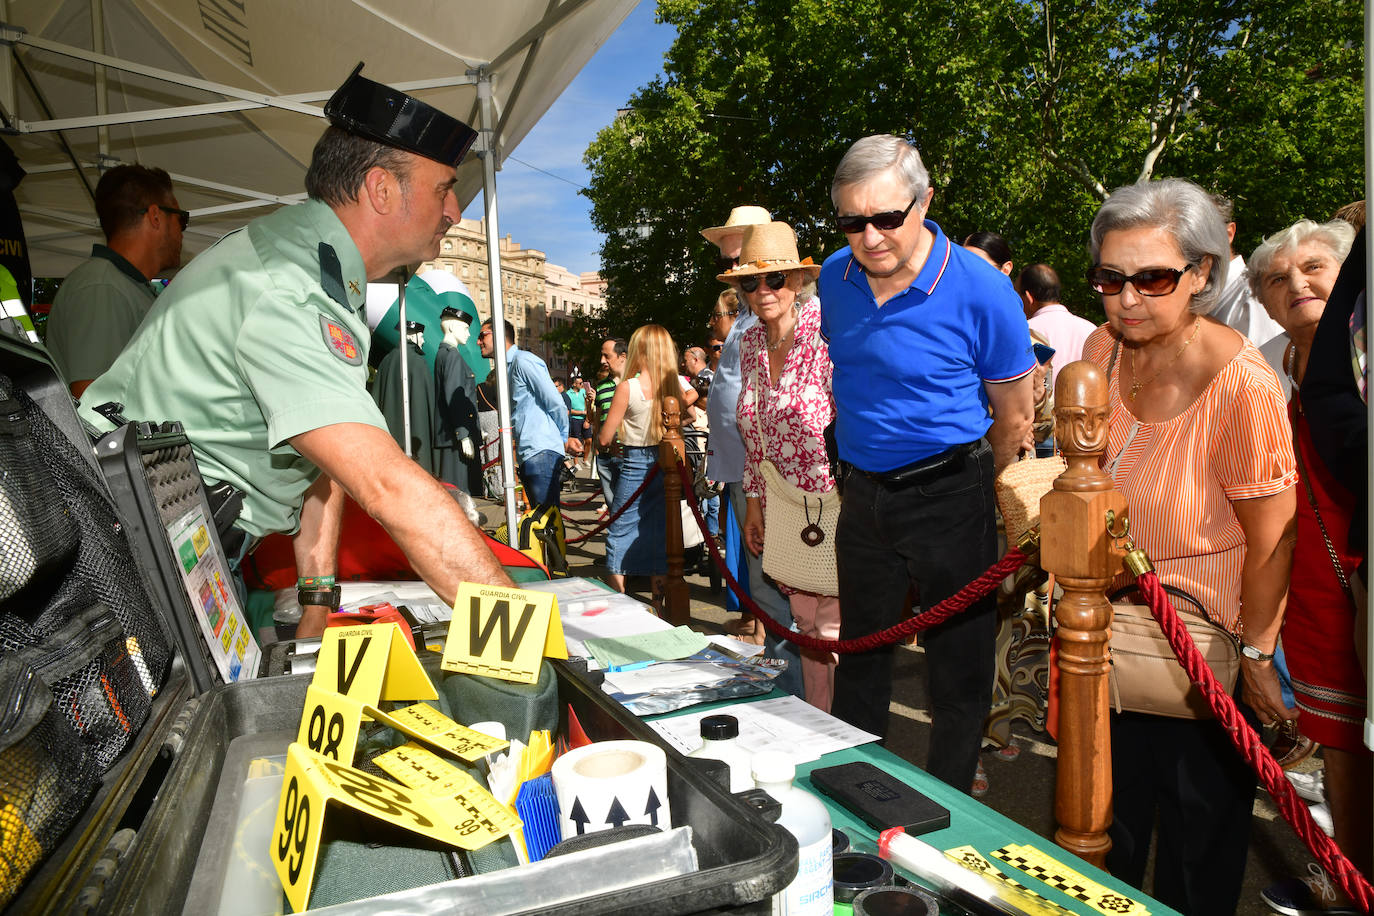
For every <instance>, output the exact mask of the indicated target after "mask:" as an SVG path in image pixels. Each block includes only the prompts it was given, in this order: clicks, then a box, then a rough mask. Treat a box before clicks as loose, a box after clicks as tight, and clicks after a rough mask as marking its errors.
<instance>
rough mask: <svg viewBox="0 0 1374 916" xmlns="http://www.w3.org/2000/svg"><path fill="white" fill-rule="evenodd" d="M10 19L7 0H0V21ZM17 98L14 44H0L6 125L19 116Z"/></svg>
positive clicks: (0, 107)
mask: <svg viewBox="0 0 1374 916" xmlns="http://www.w3.org/2000/svg"><path fill="white" fill-rule="evenodd" d="M9 21H10V4H9V0H0V22H9ZM17 104H18V99H17V96H16V94H15V91H14V46H13V45H10V44H3V45H0V113H3V114H4V117H5V118H6V119H8V123H6V125H5V126H6V127H13V126H14V124H13V122H14V121H15V120H17V119H18V118H19V109H18V108H17V107H15V106H16V105H17Z"/></svg>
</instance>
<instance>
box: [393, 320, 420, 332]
mask: <svg viewBox="0 0 1374 916" xmlns="http://www.w3.org/2000/svg"><path fill="white" fill-rule="evenodd" d="M400 329H401V323H400V322H399V321H398V322H396V330H398V331H399V330H400ZM424 332H425V326H424V325H422V324H420V322H418V321H407V322H406V333H407V334H423V333H424Z"/></svg>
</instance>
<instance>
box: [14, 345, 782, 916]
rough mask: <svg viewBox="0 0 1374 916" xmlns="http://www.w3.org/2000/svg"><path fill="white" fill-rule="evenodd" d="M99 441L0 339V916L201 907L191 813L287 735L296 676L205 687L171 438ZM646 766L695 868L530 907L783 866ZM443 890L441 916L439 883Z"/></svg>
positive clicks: (765, 842)
mask: <svg viewBox="0 0 1374 916" xmlns="http://www.w3.org/2000/svg"><path fill="white" fill-rule="evenodd" d="M102 441H103V442H105V443H110V442H111V441H112V440H111V439H109V438H107V439H106V440H102ZM113 441H114V443H115V444H114V445H112V446H109V454H108V455H107V454H102V455H101V456H100V458H101V460H100V461H99V462H97V461H96V460H95V457H94V455H93V451H92V449H91V447H90V445H89V440H88V439H87V437H86V434H85V432H84V430H83V428H82V426H81V423H80V421H79V420H78V419H77V416H76V414H75V411H74V410H73V408H72V403H71V399H70V398H69V397H68V395H67V391H66V386H65V385H64V384H63V383H62V381H61V379H60V378H59V376H58V374H57V373H56V371H55V369H54V368H53V366H52V364H51V362H50V361H49V359H48V357H47V355H46V353H45V352H44V351H43V350H42V349H41V348H38V347H33V346H29V345H26V344H24V343H21V342H13V341H10V340H8V339H5V338H0V703H2V704H3V705H0V909H3V910H4V912H6V913H24V914H39V913H116V912H118V913H156V914H173V913H181V912H192V911H193V910H196V911H198V912H203V910H199V909H198V908H199V906H200V905H201V904H202V903H203V902H204V901H203V899H201V898H195V902H193V900H192V898H191V897H188V894H190V893H191V892H192V890H193V887H192V886H193V883H194V884H197V885H202V884H207V883H208V884H214V883H215V880H216V878H215V876H213V875H206V874H203V873H201V872H198V870H197V863H198V862H201V863H203V862H204V861H206V859H205V858H204V857H203V856H202V841H203V840H204V844H205V847H206V848H207V849H209V848H210V847H211V846H212V844H213V842H214V838H213V837H214V836H219V835H222V832H223V831H224V830H225V829H228V827H227V826H226V825H224V824H212V823H211V813H212V809H214V808H216V801H217V794H220V793H221V792H222V791H223V790H222V789H221V784H222V779H221V777H222V772H221V771H222V770H223V769H224V767H225V761H226V757H227V756H232V755H230V754H229V746H230V743H231V742H232V741H233V740H234V739H236V738H241V737H244V736H250V735H260V734H263V733H277V732H279V733H281V734H282V735H283V736H288V735H290V734H293V733H294V730H295V728H296V727H297V724H298V720H299V718H300V714H301V709H302V707H303V704H304V699H305V690H306V687H307V686H308V685H309V682H310V676H309V675H308V674H303V675H294V676H285V677H270V678H259V679H256V680H248V681H241V682H239V683H236V684H223V683H219V677H218V673H217V671H216V670H215V668H214V666H213V665H212V664H211V663H210V661H209V659H208V658H207V656H206V654H205V652H204V650H203V647H202V642H201V640H200V635H199V633H198V632H197V631H196V629H195V627H194V626H192V625H190V623H189V622H188V619H189V616H190V615H191V614H193V613H194V611H193V610H192V609H191V608H190V602H189V599H188V598H187V596H186V594H185V591H184V588H183V587H182V585H181V583H180V581H179V579H178V578H177V575H176V569H175V563H176V558H175V555H174V552H173V550H172V547H171V545H170V543H169V542H168V539H167V535H166V532H165V529H164V528H163V527H162V526H161V524H160V523H159V521H158V519H159V518H160V517H165V516H166V513H168V512H171V511H175V510H176V509H177V507H180V506H184V505H186V504H187V502H188V501H190V502H192V503H194V502H196V501H199V502H198V503H197V504H198V505H200V506H202V507H208V503H206V501H205V495H204V488H203V486H201V484H200V479H199V473H198V472H196V471H195V470H194V459H191V458H190V456H189V448H187V447H186V446H185V439H184V437H181V436H179V434H178V433H177V432H176V431H175V430H174V429H168V428H165V427H164V428H159V429H154V428H151V427H143V428H141V429H139V428H135V427H133V426H130V427H126V428H125V430H123V431H122V433H121V435H120V436H118V437H116V438H115V439H114V440H113ZM188 459H189V464H188ZM102 466H103V467H104V468H105V469H106V470H105V473H102V470H101V468H102ZM214 549H216V550H218V549H219V545H218V542H217V541H216V542H215V544H214ZM270 654H271V653H264V657H265V658H266V657H268V656H269V655H270ZM277 654H280V653H277ZM555 669H556V673H557V676H558V678H557V679H558V689H559V704H560V709H561V710H562V717H564V718H566V715H567V710H568V708H569V707H571V708H572V710H573V711H574V712H575V714H576V715H577V717H578V719H579V721H580V723H581V725H582V727H583V728H584V730H585V731H586V733H587V735H588V736H589V737H591V738H592V739H593V740H614V739H622V738H634V739H638V740H645V741H652V742H656V743H660V744H661V743H662V742H661V741H660V739H659V738H658V737H657V735H656V734H655V733H654V732H653V731H652V729H650V728H648V727H647V726H646V725H644V724H643V723H641V722H640V721H639V720H638V719H636V718H635V717H633V716H631V715H630V714H629V713H628V712H626V711H625V710H624V709H623V708H622V707H620V706H619V705H618V704H616V703H615V702H614V701H612V700H610V699H609V698H608V697H607V696H606V695H605V694H604V693H603V692H602V691H601V690H600V689H599V688H598V687H596V686H595V685H593V684H592V683H591V682H590V681H589V680H588V679H587V678H586V676H585V674H581V673H579V672H578V671H576V670H575V669H574V668H573V667H571V666H569V665H568V664H567V663H555ZM563 724H566V723H563ZM286 741H287V738H286V737H283V739H282V747H281V750H282V751H283V752H284V751H285V743H286ZM667 755H668V761H669V802H670V807H671V810H672V814H673V821H674V826H681V825H690V826H691V827H692V828H693V840H692V844H693V847H694V849H695V851H696V854H697V858H698V861H699V866H700V867H699V870H698V871H696V872H694V873H691V874H688V875H684V876H681V877H678V878H670V879H663V880H660V881H656V882H650V883H647V884H642V885H639V886H635V887H631V888H627V889H620V890H615V891H610V892H605V893H596V892H593V893H591V894H589V895H587V896H584V897H582V898H580V899H578V900H577V901H575V902H572V903H567V904H563V905H559V906H556V907H554V908H547V907H546V908H542V909H540V910H539V911H540V912H553V913H568V914H572V913H577V914H579V916H582V914H588V913H601V912H640V913H643V912H653V913H665V914H666V913H689V912H741V913H744V912H760V913H764V912H768V910H769V897H770V896H771V894H772V893H774V892H776V891H778V890H780V889H781V888H782V887H784V886H785V885H786V884H787V882H788V881H789V880H790V879H791V877H792V875H794V874H795V871H796V863H797V851H796V843H795V841H794V840H793V839H792V837H791V835H790V834H788V833H787V832H786V831H785V830H783V829H782V828H781V827H778V826H777V825H775V824H773V823H771V821H772V820H773V819H774V818H775V817H776V813H777V808H776V805H772V804H770V800H769V799H768V798H767V796H766V795H762V793H756V794H754V795H752V796H749V795H741V796H732V795H731V794H730V793H729V792H728V790H727V789H726V788H725V786H726V774H725V773H724V771H723V768H721V767H712V766H711V765H710V762H705V763H706V764H707V765H706V766H705V767H701V766H698V764H699V763H702V762H699V761H689V760H687V759H686V758H684V757H682V756H681V755H679V754H677V753H676V752H675V751H673V750H672V749H671V748H668V750H667ZM760 796H761V797H760ZM230 826H231V825H230ZM457 884H458V885H461V881H459V882H457ZM383 899H384V898H377V899H376V902H377V903H378V904H379V905H382V904H383ZM454 899H455V904H456V905H457V909H455V910H454V911H455V912H457V911H458V910H459V909H462V906H461V887H460V886H458V887H455V890H454ZM389 911H392V912H395V911H396V910H389ZM531 912H533V911H531Z"/></svg>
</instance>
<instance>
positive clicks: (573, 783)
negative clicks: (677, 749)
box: [553, 741, 673, 840]
mask: <svg viewBox="0 0 1374 916" xmlns="http://www.w3.org/2000/svg"><path fill="white" fill-rule="evenodd" d="M553 788H554V791H555V792H556V793H557V794H558V822H559V828H560V829H561V831H562V836H563V839H565V840H566V839H568V838H570V837H575V836H581V835H582V834H584V833H596V832H597V831H599V830H610V829H611V828H612V827H622V826H624V825H625V824H649V825H652V826H654V827H658V828H660V829H662V830H667V829H668V828H669V827H671V826H672V822H673V819H672V817H671V816H670V815H669V813H668V760H667V757H665V756H664V753H663V749H662V748H660V747H657V746H656V745H653V744H649V743H648V742H645V741H601V742H598V743H596V744H588V745H586V746H585V747H579V748H576V749H575V750H571V751H569V752H568V753H566V754H564V755H563V756H562V757H559V758H558V759H557V760H555V761H554V762H553Z"/></svg>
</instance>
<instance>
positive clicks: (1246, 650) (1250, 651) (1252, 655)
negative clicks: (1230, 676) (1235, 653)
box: [1240, 643, 1274, 662]
mask: <svg viewBox="0 0 1374 916" xmlns="http://www.w3.org/2000/svg"><path fill="white" fill-rule="evenodd" d="M1240 654H1241V655H1244V656H1245V657H1246V658H1249V659H1253V660H1254V661H1257V662H1267V661H1272V660H1273V658H1274V653H1273V652H1261V651H1260V650H1259V649H1256V648H1255V647H1254V646H1249V645H1246V644H1245V643H1241V644H1240Z"/></svg>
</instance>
